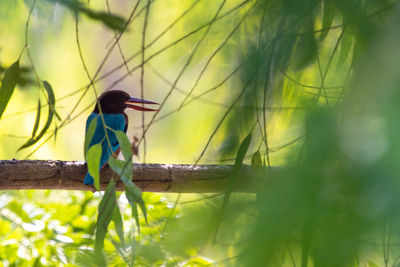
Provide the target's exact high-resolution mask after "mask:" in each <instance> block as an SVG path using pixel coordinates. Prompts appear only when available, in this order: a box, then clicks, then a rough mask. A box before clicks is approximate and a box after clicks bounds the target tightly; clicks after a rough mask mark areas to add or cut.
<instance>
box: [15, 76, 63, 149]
mask: <svg viewBox="0 0 400 267" xmlns="http://www.w3.org/2000/svg"><path fill="white" fill-rule="evenodd" d="M43 87H44V89H45V91H46V93H47V104H48V106H49V108H48V115H47V120H46V123H45V125H44V126H43V128H42V130H41V131H40V132H39V134H38V135H37V136H35V134H36V131H37V128H38V125H39V120H40V114H39V112H40V109H38V112H37V115H36V121H35V125H34V127H33V131H32V137H31V138H29V140H28V141H26V143H25V144H23V145H22V146H21V147H20V148H19V149H18V150H21V149H24V148H28V147H30V146H32V145H34V144H36V143H37V142H38V141H39V140H40V139H41V138H42V137H43V136H44V134H45V133H46V131H47V130H48V129H49V127H50V125H51V122H52V121H53V117H54V116H58V115H57V112H56V110H55V106H56V99H55V97H54V92H53V88H52V87H51V85H50V84H49V83H48V82H47V81H43Z"/></svg>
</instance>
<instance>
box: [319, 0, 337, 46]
mask: <svg viewBox="0 0 400 267" xmlns="http://www.w3.org/2000/svg"><path fill="white" fill-rule="evenodd" d="M334 17H335V6H334V4H333V2H332V1H330V0H324V15H323V19H322V29H323V31H322V32H321V35H320V36H319V38H320V40H321V41H323V40H324V39H325V37H326V36H327V35H328V33H329V27H331V25H332V22H333V18H334Z"/></svg>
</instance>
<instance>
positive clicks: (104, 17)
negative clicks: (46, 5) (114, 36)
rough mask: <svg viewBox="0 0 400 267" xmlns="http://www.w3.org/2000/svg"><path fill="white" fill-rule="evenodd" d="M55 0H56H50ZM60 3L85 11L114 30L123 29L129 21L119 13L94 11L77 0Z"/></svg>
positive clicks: (84, 12) (87, 14) (60, 1)
mask: <svg viewBox="0 0 400 267" xmlns="http://www.w3.org/2000/svg"><path fill="white" fill-rule="evenodd" d="M49 1H54V0H49ZM58 3H60V4H62V5H64V6H66V7H68V8H70V9H71V10H72V11H74V12H78V13H83V14H85V15H86V16H88V17H90V18H91V19H94V20H98V21H100V22H102V23H103V24H104V25H105V26H107V27H108V28H110V29H112V30H116V31H119V32H120V31H122V30H123V29H124V27H125V24H126V23H127V22H126V20H125V19H124V18H122V17H120V16H118V15H114V14H110V13H108V12H104V11H94V10H91V9H89V8H87V7H85V6H84V5H83V4H82V3H80V2H79V1H76V0H58Z"/></svg>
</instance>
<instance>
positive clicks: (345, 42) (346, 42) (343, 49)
mask: <svg viewBox="0 0 400 267" xmlns="http://www.w3.org/2000/svg"><path fill="white" fill-rule="evenodd" d="M352 45H353V35H352V34H351V32H350V30H349V29H348V28H343V36H342V40H341V42H340V55H339V61H338V65H337V67H338V68H339V67H341V66H343V64H344V63H345V62H346V59H347V58H348V56H349V54H350V50H351V47H352Z"/></svg>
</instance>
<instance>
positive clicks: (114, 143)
mask: <svg viewBox="0 0 400 267" xmlns="http://www.w3.org/2000/svg"><path fill="white" fill-rule="evenodd" d="M103 117H104V122H105V124H106V125H107V126H108V127H110V128H111V129H113V130H118V131H124V130H125V124H126V121H125V118H124V116H123V115H122V114H107V113H103ZM92 120H97V126H96V130H95V131H94V135H93V137H92V140H91V142H90V144H89V147H91V146H93V145H95V144H98V143H100V142H101V146H102V152H101V159H100V168H101V167H103V165H104V164H105V163H106V162H107V160H108V158H109V157H110V155H111V154H112V153H113V152H115V151H116V150H117V149H118V147H119V143H118V140H117V137H116V136H115V134H114V133H113V132H112V131H111V130H110V129H107V135H108V138H109V140H110V144H111V147H110V146H109V144H108V141H107V140H106V136H105V131H104V128H105V127H104V125H103V120H102V119H101V116H100V114H98V113H92V114H90V116H89V117H88V119H87V121H86V131H87V129H88V127H89V125H90V122H91V121H92ZM86 131H85V132H86ZM93 182H94V180H93V177H92V176H91V175H90V174H89V172H87V173H86V176H85V179H84V180H83V183H84V184H93Z"/></svg>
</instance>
